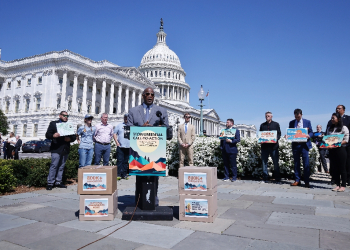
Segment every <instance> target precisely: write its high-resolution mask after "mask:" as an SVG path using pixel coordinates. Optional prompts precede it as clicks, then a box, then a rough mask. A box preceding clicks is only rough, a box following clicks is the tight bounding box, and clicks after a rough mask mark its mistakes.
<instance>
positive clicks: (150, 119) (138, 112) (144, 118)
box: [127, 88, 169, 206]
mask: <svg viewBox="0 0 350 250" xmlns="http://www.w3.org/2000/svg"><path fill="white" fill-rule="evenodd" d="M142 97H143V103H142V104H141V105H139V106H136V107H134V108H132V109H130V111H129V115H128V122H127V126H146V127H147V126H161V125H164V126H166V127H168V126H169V122H168V113H167V111H166V109H164V108H162V107H159V106H157V105H155V104H154V103H153V101H154V91H153V89H152V88H146V89H145V90H144V91H143V93H142ZM156 182H157V184H156V185H157V188H156V192H155V195H156V197H155V205H156V206H158V204H159V200H158V195H157V193H158V178H156Z"/></svg>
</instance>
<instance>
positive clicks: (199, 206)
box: [185, 199, 208, 218]
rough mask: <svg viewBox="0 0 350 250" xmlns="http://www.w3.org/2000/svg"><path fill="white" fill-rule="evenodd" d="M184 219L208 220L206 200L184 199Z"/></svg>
mask: <svg viewBox="0 0 350 250" xmlns="http://www.w3.org/2000/svg"><path fill="white" fill-rule="evenodd" d="M185 217H198V218H208V200H205V199H185Z"/></svg>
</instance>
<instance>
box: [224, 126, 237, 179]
mask: <svg viewBox="0 0 350 250" xmlns="http://www.w3.org/2000/svg"><path fill="white" fill-rule="evenodd" d="M240 141H241V137H240V131H239V130H238V129H236V134H235V138H234V139H232V142H231V143H230V142H226V140H221V141H220V149H221V151H222V158H223V160H224V174H225V179H229V177H230V174H229V168H230V165H231V170H232V181H235V180H237V154H238V149H237V143H239V142H240Z"/></svg>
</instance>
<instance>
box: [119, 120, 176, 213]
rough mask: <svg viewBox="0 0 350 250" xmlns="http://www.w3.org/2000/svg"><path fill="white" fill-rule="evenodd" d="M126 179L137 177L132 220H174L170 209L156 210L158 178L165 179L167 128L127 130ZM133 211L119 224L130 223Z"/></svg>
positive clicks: (127, 211)
mask: <svg viewBox="0 0 350 250" xmlns="http://www.w3.org/2000/svg"><path fill="white" fill-rule="evenodd" d="M129 136H130V151H129V175H135V176H136V183H135V204H137V201H138V205H137V209H136V211H135V214H134V217H133V220H173V209H172V208H170V207H162V206H158V197H157V192H158V179H159V176H168V168H167V165H166V138H167V137H166V127H160V126H159V127H130V135H129ZM134 210H135V208H134V207H127V208H126V209H125V210H124V212H123V216H122V220H130V219H131V217H132V215H133V213H134Z"/></svg>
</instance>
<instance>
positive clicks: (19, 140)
mask: <svg viewBox="0 0 350 250" xmlns="http://www.w3.org/2000/svg"><path fill="white" fill-rule="evenodd" d="M21 147H22V140H21V139H18V141H17V142H16V145H15V160H18V159H19V157H18V152H19V151H20V149H21Z"/></svg>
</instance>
